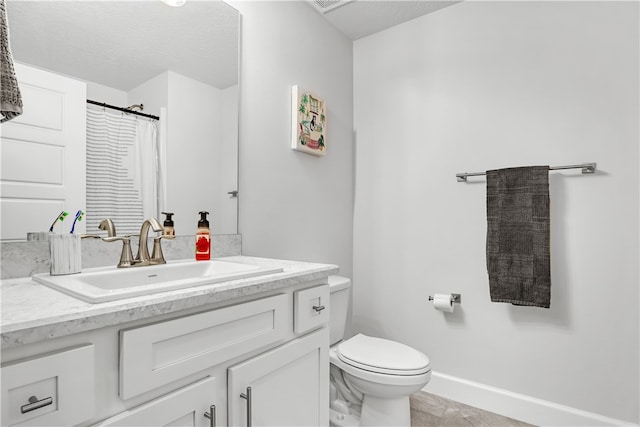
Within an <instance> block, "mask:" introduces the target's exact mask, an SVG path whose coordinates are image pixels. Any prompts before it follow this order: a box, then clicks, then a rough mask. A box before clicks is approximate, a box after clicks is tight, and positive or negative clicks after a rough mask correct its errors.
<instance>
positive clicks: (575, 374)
mask: <svg viewBox="0 0 640 427" xmlns="http://www.w3.org/2000/svg"><path fill="white" fill-rule="evenodd" d="M638 16H639V15H638V3H637V2H537V3H536V2H464V3H460V4H457V5H454V6H451V7H448V8H445V9H442V10H440V11H438V12H436V13H433V14H431V15H427V16H425V17H422V18H419V19H416V20H414V21H411V22H409V23H406V24H403V25H400V26H397V27H394V28H392V29H389V30H387V31H385V32H381V33H378V34H375V35H372V36H369V37H367V38H364V39H361V40H358V41H356V42H355V45H354V105H355V107H354V110H355V116H354V123H355V129H356V145H357V156H356V192H355V196H356V197H355V213H354V322H355V326H356V328H357V329H359V330H361V331H363V332H366V333H370V334H376V335H380V336H385V337H390V338H392V339H396V340H398V341H401V342H404V343H406V344H409V345H412V346H414V347H416V348H418V349H420V350H422V351H424V352H425V353H426V354H428V355H429V357H430V359H431V363H432V368H433V369H434V371H436V372H438V373H442V374H447V375H451V376H453V377H457V378H459V379H462V380H465V381H473V382H477V383H479V384H481V385H488V386H492V387H497V388H500V389H503V390H508V391H511V392H515V393H521V394H523V395H526V396H529V397H534V398H538V399H543V400H545V401H549V402H554V403H557V404H560V405H567V406H569V407H572V408H577V409H581V410H584V411H589V412H591V413H595V414H600V415H604V416H606V417H612V418H616V419H620V420H625V421H631V422H635V423H637V422H638V401H639V397H638V377H639V375H638V359H639V352H638V338H639V326H638V323H639V317H638V310H639V309H638V287H639V286H638V283H639V280H638V256H639V253H638V243H639V238H638V236H639V233H638V214H639V212H638V200H639V197H638V194H639V176H638V167H639V165H638V140H639V134H638V127H639V119H638V117H639V108H638V101H639V100H638V89H639V88H638V64H639V46H638V44H639V41H638V40H639V30H638ZM581 162H597V163H598V173H597V174H596V175H593V176H589V175H581V174H580V172H579V171H563V172H551V174H550V192H551V232H552V235H551V252H552V265H551V271H552V296H551V309H549V310H545V309H540V308H531V307H515V306H511V305H507V304H498V303H491V302H490V299H489V290H488V280H487V273H486V267H485V233H486V216H485V212H486V211H485V209H486V205H485V180H484V178H482V177H480V178H470V179H469V181H470V182H469V183H467V184H463V183H458V182H456V179H455V174H456V173H458V172H465V171H468V172H474V171H484V170H486V169H492V168H501V167H510V166H525V165H537V164H550V165H564V164H575V163H581ZM436 292H437V293H450V292H459V293H461V294H462V305H461V306H460V307H457V309H456V312H454V313H452V314H443V313H441V312H436V311H435V310H433V308H432V306H431V305H430V304H429V303H428V302H427V297H428V295H432V294H433V293H436ZM426 390H427V391H428V390H429V386H427V388H426ZM515 415H518V414H515Z"/></svg>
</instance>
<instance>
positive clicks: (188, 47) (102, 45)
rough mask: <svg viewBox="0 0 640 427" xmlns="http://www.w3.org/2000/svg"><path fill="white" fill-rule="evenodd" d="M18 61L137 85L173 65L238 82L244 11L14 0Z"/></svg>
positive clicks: (196, 75) (211, 80) (223, 83)
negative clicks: (240, 27)
mask: <svg viewBox="0 0 640 427" xmlns="http://www.w3.org/2000/svg"><path fill="white" fill-rule="evenodd" d="M6 5H7V14H8V19H9V29H10V41H11V50H12V53H13V56H14V59H15V60H16V61H18V62H24V63H27V64H31V65H35V66H38V67H41V68H45V69H49V70H54V71H58V72H60V73H63V74H67V75H70V76H76V77H79V78H81V79H84V80H89V81H93V82H96V83H100V84H103V85H106V86H109V87H112V88H116V89H120V90H124V91H129V90H130V89H132V88H134V87H136V86H138V85H139V84H141V83H143V82H145V81H147V80H149V79H150V78H152V77H155V76H157V75H158V74H161V73H162V72H164V71H166V70H172V71H175V72H177V73H180V74H183V75H185V76H188V77H191V78H193V79H196V80H198V81H201V82H204V83H207V84H210V85H212V86H215V87H218V88H221V89H223V88H226V87H228V86H231V85H234V84H236V83H237V81H238V43H239V39H238V37H239V14H238V12H237V11H236V10H235V9H233V8H232V7H231V6H229V5H228V4H226V3H223V2H221V1H191V2H187V4H185V5H184V6H183V7H179V8H174V7H169V6H167V5H165V4H164V3H162V2H160V1H158V0H143V1H86V0H80V1H51V0H48V1H25V0H7V1H6Z"/></svg>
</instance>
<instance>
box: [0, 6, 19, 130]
mask: <svg viewBox="0 0 640 427" xmlns="http://www.w3.org/2000/svg"><path fill="white" fill-rule="evenodd" d="M20 114H22V96H21V95H20V88H19V87H18V80H17V79H16V74H15V71H14V69H13V59H12V58H11V51H10V50H9V24H8V23H7V12H6V10H5V1H4V0H0V123H2V122H6V121H9V120H11V119H13V118H15V117H17V116H19V115H20Z"/></svg>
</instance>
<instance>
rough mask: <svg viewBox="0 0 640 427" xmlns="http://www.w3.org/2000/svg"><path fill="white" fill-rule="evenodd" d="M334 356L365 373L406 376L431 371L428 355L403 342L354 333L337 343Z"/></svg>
mask: <svg viewBox="0 0 640 427" xmlns="http://www.w3.org/2000/svg"><path fill="white" fill-rule="evenodd" d="M336 350H337V351H336V353H337V356H338V358H339V359H340V360H341V361H342V362H344V363H346V364H348V365H350V366H353V367H355V368H359V369H363V370H366V371H369V372H374V373H379V374H385V375H397V376H409V375H422V374H425V373H427V372H430V371H431V366H430V364H429V358H428V357H427V356H425V355H424V354H423V353H421V352H419V351H417V350H415V349H414V348H411V347H409V346H407V345H404V344H401V343H398V342H395V341H390V340H386V339H383V338H374V337H368V336H366V335H363V334H358V335H356V336H354V337H352V338H350V339H348V340H347V341H345V342H342V343H340V344H338V346H337V349H336Z"/></svg>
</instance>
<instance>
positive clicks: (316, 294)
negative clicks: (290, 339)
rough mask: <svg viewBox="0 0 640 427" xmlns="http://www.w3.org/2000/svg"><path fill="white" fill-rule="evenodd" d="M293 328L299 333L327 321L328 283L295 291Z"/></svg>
mask: <svg viewBox="0 0 640 427" xmlns="http://www.w3.org/2000/svg"><path fill="white" fill-rule="evenodd" d="M293 301H294V316H293V330H294V332H295V333H296V334H301V333H303V332H306V331H308V330H310V329H312V328H315V327H317V326H320V325H322V324H324V323H328V322H329V285H321V286H316V287H313V288H309V289H303V290H301V291H296V292H295V293H294V297H293Z"/></svg>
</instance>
